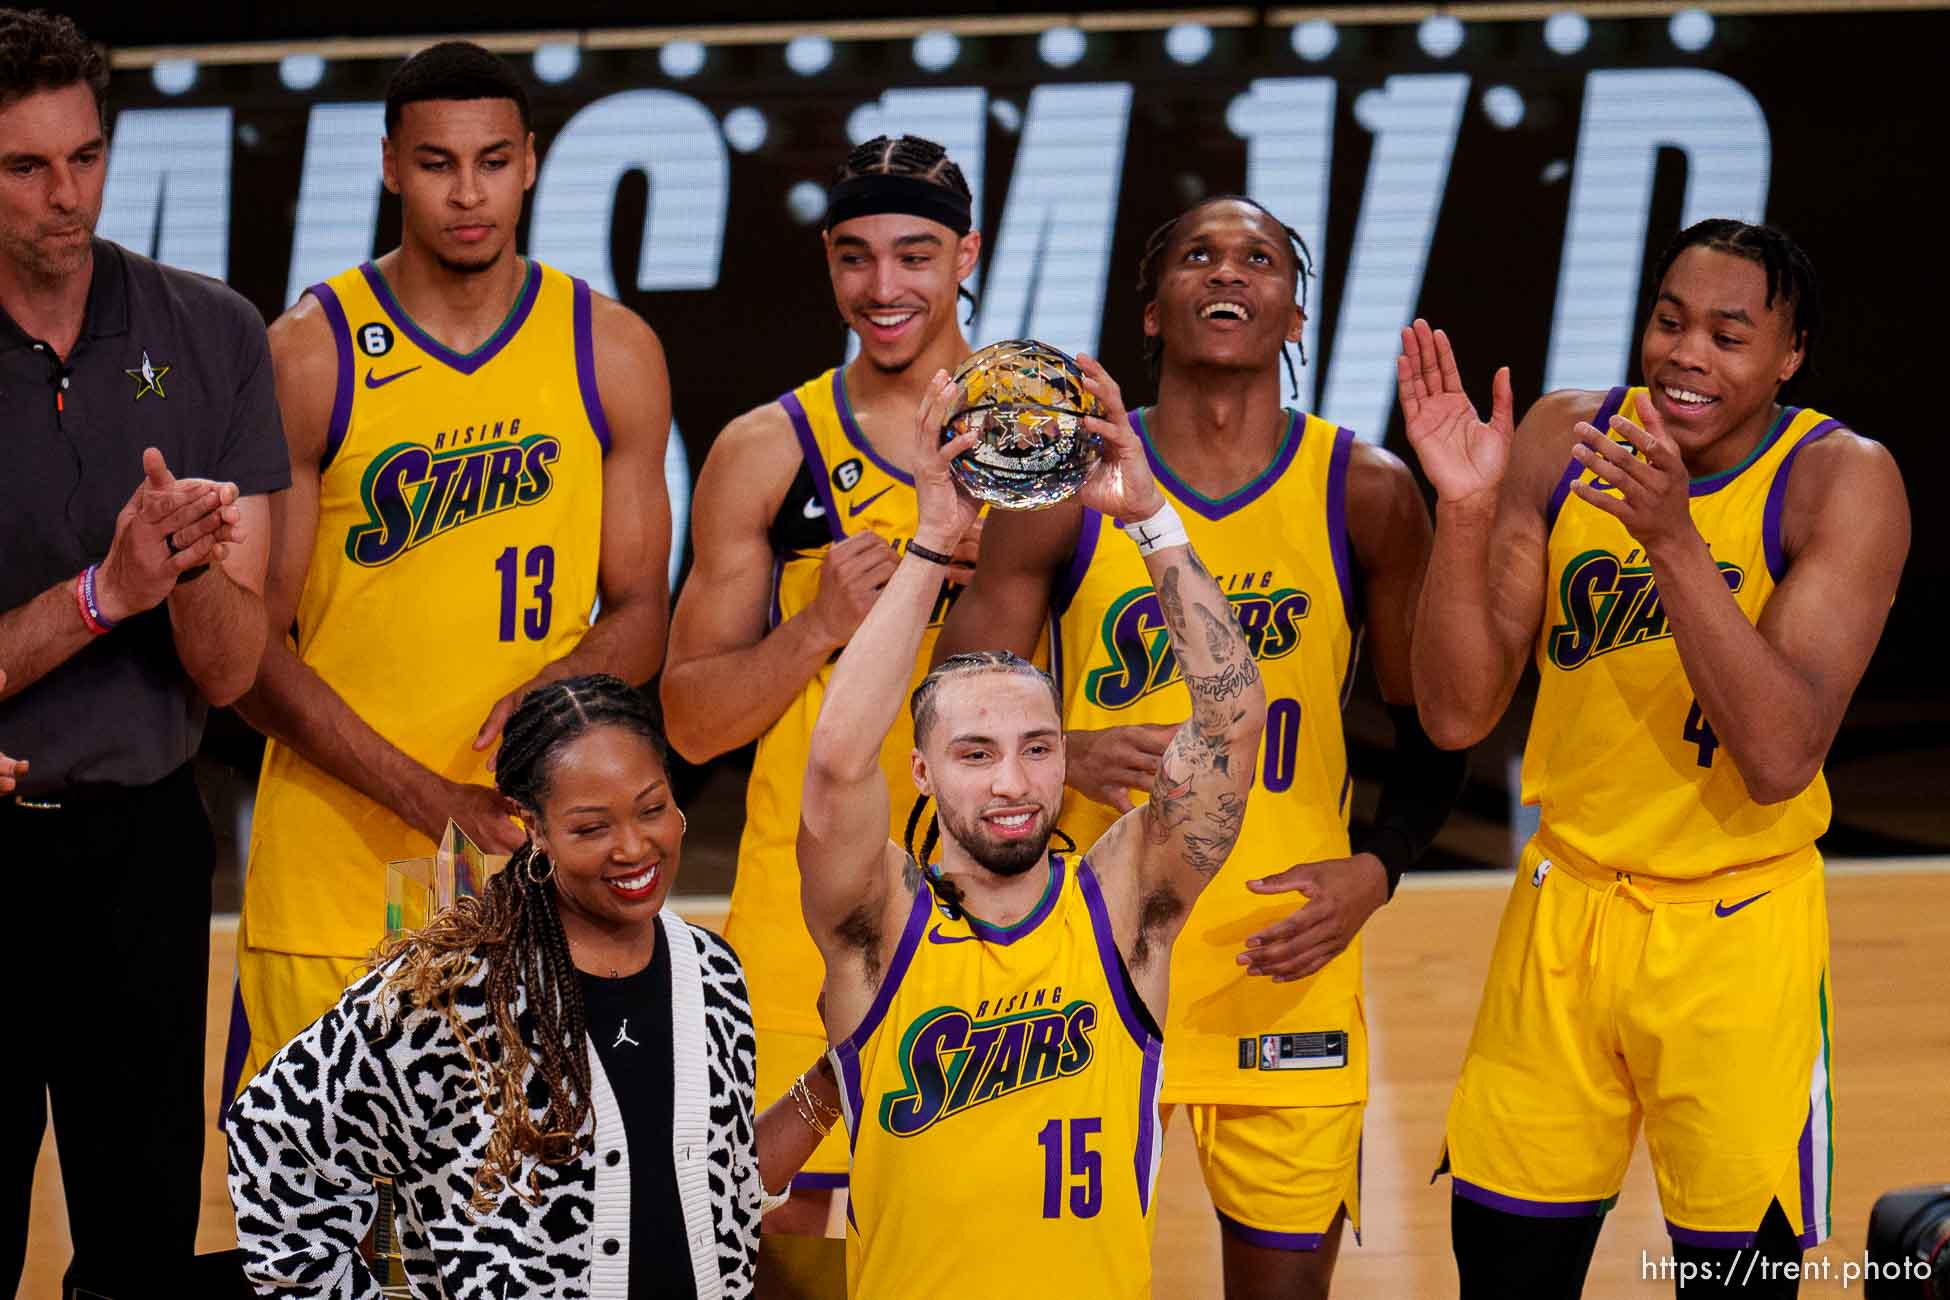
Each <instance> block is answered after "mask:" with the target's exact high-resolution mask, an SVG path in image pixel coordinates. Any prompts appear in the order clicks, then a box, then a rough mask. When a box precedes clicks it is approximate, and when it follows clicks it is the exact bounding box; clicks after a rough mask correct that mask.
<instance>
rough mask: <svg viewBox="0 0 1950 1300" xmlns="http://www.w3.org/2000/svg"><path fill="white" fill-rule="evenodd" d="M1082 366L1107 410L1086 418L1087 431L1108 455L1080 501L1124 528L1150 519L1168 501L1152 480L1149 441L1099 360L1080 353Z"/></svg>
mask: <svg viewBox="0 0 1950 1300" xmlns="http://www.w3.org/2000/svg"><path fill="white" fill-rule="evenodd" d="M1077 365H1078V366H1080V367H1081V368H1082V369H1083V386H1084V387H1085V388H1087V389H1089V390H1090V393H1091V395H1092V396H1093V397H1095V398H1096V399H1097V401H1098V404H1099V405H1100V406H1101V407H1102V408H1103V414H1101V415H1086V416H1084V417H1083V427H1084V428H1086V429H1088V430H1090V432H1092V433H1094V434H1096V435H1097V438H1098V440H1099V441H1100V442H1101V443H1102V445H1103V451H1102V454H1101V455H1100V456H1099V458H1098V460H1097V467H1096V468H1095V469H1093V470H1091V471H1090V477H1089V478H1088V479H1086V480H1084V484H1083V487H1082V488H1080V489H1079V490H1078V491H1077V500H1079V501H1081V502H1083V504H1084V505H1086V506H1088V507H1090V508H1091V509H1092V510H1095V511H1097V512H1098V513H1099V514H1105V515H1109V516H1110V517H1111V518H1112V519H1114V520H1116V521H1117V522H1118V523H1120V524H1130V523H1136V522H1137V521H1138V520H1141V519H1149V518H1150V517H1151V516H1152V515H1154V514H1156V513H1158V509H1159V507H1161V506H1162V505H1164V503H1165V498H1164V494H1163V493H1162V492H1160V491H1159V490H1158V482H1157V480H1156V479H1155V478H1153V477H1152V476H1151V462H1150V461H1148V460H1146V459H1145V456H1144V443H1143V442H1142V440H1140V439H1139V438H1138V436H1137V431H1136V430H1135V429H1133V428H1132V427H1131V417H1130V416H1129V415H1127V414H1125V412H1124V394H1123V393H1122V391H1120V390H1119V389H1118V387H1117V381H1116V380H1114V379H1112V378H1111V377H1110V373H1109V372H1108V371H1106V370H1105V369H1104V368H1103V366H1102V365H1100V364H1098V362H1097V359H1096V358H1095V357H1092V356H1086V355H1083V354H1078V356H1077Z"/></svg>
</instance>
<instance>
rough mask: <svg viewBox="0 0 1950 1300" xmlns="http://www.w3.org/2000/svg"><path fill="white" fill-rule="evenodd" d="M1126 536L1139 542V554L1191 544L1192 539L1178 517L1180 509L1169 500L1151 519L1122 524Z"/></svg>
mask: <svg viewBox="0 0 1950 1300" xmlns="http://www.w3.org/2000/svg"><path fill="white" fill-rule="evenodd" d="M1120 527H1122V528H1123V529H1124V534H1125V536H1127V537H1129V538H1130V539H1131V540H1132V541H1134V542H1136V543H1137V548H1138V554H1139V555H1149V554H1151V553H1152V552H1153V551H1162V550H1164V549H1165V548H1166V547H1168V546H1190V545H1191V544H1192V539H1191V538H1190V537H1189V536H1187V535H1186V533H1185V525H1184V522H1183V521H1182V520H1180V519H1179V518H1178V511H1177V510H1175V509H1173V508H1172V504H1171V502H1169V501H1167V502H1165V503H1164V504H1163V505H1161V506H1159V507H1158V512H1157V513H1156V514H1154V515H1152V516H1151V517H1150V518H1149V519H1140V520H1138V521H1137V522H1136V523H1134V524H1123V525H1120Z"/></svg>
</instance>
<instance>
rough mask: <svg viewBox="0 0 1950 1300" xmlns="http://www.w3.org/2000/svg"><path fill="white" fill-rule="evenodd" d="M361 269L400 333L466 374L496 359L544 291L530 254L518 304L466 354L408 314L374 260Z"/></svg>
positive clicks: (538, 265)
mask: <svg viewBox="0 0 1950 1300" xmlns="http://www.w3.org/2000/svg"><path fill="white" fill-rule="evenodd" d="M359 273H360V274H361V275H363V276H365V277H366V285H367V287H368V288H370V289H371V290H372V296H373V297H375V298H377V299H378V300H379V308H380V310H381V311H383V312H385V313H386V315H387V316H389V317H390V318H391V319H392V322H393V324H395V325H397V326H398V327H399V331H400V333H402V334H404V335H406V337H408V338H410V339H412V340H413V342H414V345H415V346H416V347H418V348H419V349H420V351H422V352H424V353H426V354H427V355H428V356H430V357H432V358H433V359H434V360H435V361H438V362H441V363H442V364H443V365H446V366H448V367H449V368H451V369H454V370H458V371H459V372H460V373H461V374H463V375H471V374H473V373H474V372H475V371H477V370H479V369H480V368H481V367H482V366H484V365H486V364H487V363H488V362H490V361H492V360H494V359H495V357H497V356H499V355H500V354H501V349H503V348H505V347H507V346H508V343H509V341H510V340H511V339H513V338H514V336H515V335H517V334H519V333H521V327H522V325H523V324H524V323H525V322H526V321H527V320H528V313H529V312H531V311H533V310H535V299H537V298H539V297H540V296H541V292H542V264H541V263H540V262H537V261H535V260H534V259H532V258H531V259H529V262H528V278H527V280H526V281H525V282H524V283H523V284H522V286H521V292H520V293H519V294H517V295H515V305H514V306H513V307H512V308H510V309H509V311H508V316H507V319H506V320H504V321H502V322H501V324H500V326H499V327H498V328H497V329H496V330H495V331H494V333H493V334H492V335H491V336H489V338H488V341H487V342H485V343H483V344H481V346H480V347H478V348H475V349H474V350H473V351H472V352H468V353H465V354H463V353H459V352H456V351H454V350H453V349H452V348H450V347H448V346H447V345H446V344H445V343H442V342H441V341H440V340H439V339H437V338H435V337H433V335H431V334H429V333H427V332H426V331H425V330H423V329H421V328H420V327H419V325H417V324H416V323H414V320H413V318H412V317H411V316H408V315H407V314H406V309H405V308H404V307H402V306H400V304H399V300H398V299H397V298H395V297H393V290H392V286H390V285H388V284H387V283H386V277H385V276H383V275H381V274H380V273H379V268H378V267H376V266H374V265H373V264H372V263H371V262H362V263H360V265H359Z"/></svg>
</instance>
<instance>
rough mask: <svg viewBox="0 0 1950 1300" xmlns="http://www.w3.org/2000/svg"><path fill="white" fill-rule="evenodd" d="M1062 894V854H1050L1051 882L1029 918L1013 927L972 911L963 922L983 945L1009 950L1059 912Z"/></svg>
mask: <svg viewBox="0 0 1950 1300" xmlns="http://www.w3.org/2000/svg"><path fill="white" fill-rule="evenodd" d="M1062 892H1063V855H1062V854H1061V853H1052V854H1050V855H1049V883H1048V884H1047V885H1045V886H1044V887H1043V896H1042V898H1041V899H1039V900H1038V901H1037V903H1036V906H1034V907H1032V908H1030V909H1029V915H1027V916H1025V917H1023V918H1022V920H1020V921H1017V922H1016V923H1015V924H1014V925H990V924H989V923H988V922H987V921H984V920H982V918H980V917H979V916H976V915H975V914H974V913H972V912H968V911H964V912H963V913H962V914H961V915H962V920H964V921H966V922H968V929H969V932H970V933H971V934H973V935H974V936H975V937H976V938H977V939H980V940H981V941H982V942H983V943H995V944H1001V945H1002V946H1003V947H1005V948H1006V947H1008V946H1009V945H1010V944H1012V943H1015V942H1016V941H1018V940H1020V939H1027V938H1028V937H1029V936H1030V935H1031V934H1033V933H1034V932H1035V930H1036V927H1037V926H1039V925H1041V924H1042V923H1043V921H1044V919H1045V918H1047V917H1048V916H1049V914H1050V913H1051V912H1053V911H1055V910H1056V900H1057V897H1058V896H1059V895H1060V894H1062Z"/></svg>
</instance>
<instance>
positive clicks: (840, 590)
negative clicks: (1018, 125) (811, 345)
mask: <svg viewBox="0 0 1950 1300" xmlns="http://www.w3.org/2000/svg"><path fill="white" fill-rule="evenodd" d="M822 241H823V245H824V249H825V253H826V267H827V271H828V273H829V274H830V275H831V277H832V281H833V300H834V302H835V304H836V305H837V306H838V308H839V312H840V317H841V319H843V320H844V321H845V322H846V324H847V326H848V328H849V329H851V330H852V332H853V334H854V335H855V336H856V337H857V338H858V339H859V341H860V354H859V356H858V357H857V358H855V359H854V360H853V361H852V362H851V363H849V364H848V365H846V366H844V367H841V368H836V369H833V370H829V371H827V372H826V373H825V374H823V375H820V376H819V377H818V378H816V379H812V380H809V381H808V382H806V383H804V384H801V385H800V386H799V387H798V388H796V389H794V390H792V391H791V392H789V393H787V394H785V395H784V396H782V397H780V398H779V399H778V400H777V401H772V402H767V403H765V404H764V405H763V406H760V407H758V408H756V409H755V410H752V411H749V412H747V413H745V414H744V415H741V416H739V417H738V418H737V419H735V420H733V421H732V422H731V423H730V424H729V425H727V426H726V427H725V430H724V432H723V433H721V434H720V435H719V436H718V438H717V440H716V441H715V442H714V443H712V445H711V454H710V456H709V457H708V458H707V459H706V460H705V463H704V470H703V473H702V474H701V476H700V477H699V479H698V484H697V495H696V505H695V508H694V510H693V513H692V520H693V527H692V537H691V543H692V547H693V549H694V554H695V568H694V569H693V571H692V574H691V577H690V580H689V581H688V582H687V583H686V584H685V587H684V590H683V593H682V594H681V596H680V598H679V600H678V604H677V612H676V616H675V618H674V620H673V622H672V625H671V637H670V650H669V655H668V659H667V661H666V667H665V670H664V677H663V703H664V711H665V715H666V721H667V724H668V727H669V732H670V740H671V743H672V744H673V745H675V746H676V747H677V749H678V751H679V752H680V753H682V754H683V755H684V756H685V757H686V758H688V759H690V760H691V761H693V762H702V761H704V760H705V759H708V758H710V757H712V756H714V755H717V754H722V753H724V752H725V751H727V750H730V749H735V748H737V747H738V746H740V745H745V744H749V743H751V742H752V741H753V740H756V741H757V742H758V752H757V756H756V758H755V760H754V762H753V765H752V777H751V783H750V785H749V787H748V788H747V791H746V797H745V830H744V837H743V839H742V840H741V842H740V844H739V848H738V879H737V884H736V886H735V887H734V889H733V892H732V896H731V917H730V921H729V924H728V926H727V929H726V937H727V938H729V939H730V940H731V942H732V943H733V944H734V945H735V946H736V947H737V948H738V950H739V951H740V952H741V953H742V954H743V955H744V958H745V976H746V979H747V981H748V982H749V985H750V989H751V996H752V1011H753V1016H752V1019H753V1023H754V1025H755V1026H756V1028H757V1030H758V1070H759V1086H760V1089H761V1090H764V1089H768V1088H769V1089H771V1091H770V1092H768V1093H766V1094H765V1095H768V1096H770V1095H776V1094H777V1093H781V1092H783V1091H785V1089H786V1087H787V1086H788V1085H789V1084H790V1082H791V1080H790V1079H789V1078H788V1077H786V1076H787V1075H788V1074H789V1072H790V1071H791V1070H792V1069H794V1068H796V1067H797V1065H798V1064H801V1063H803V1062H805V1061H806V1060H809V1059H812V1058H814V1057H816V1056H818V1055H819V1054H820V1053H821V1052H823V1051H824V1050H825V1049H826V1031H825V1026H824V1025H823V1024H822V1022H821V1020H820V1016H819V1011H818V1008H817V1006H816V999H817V996H818V993H819V985H820V976H821V971H822V969H823V966H822V963H821V960H820V956H819V951H818V949H817V948H816V947H814V945H813V941H812V938H811V936H810V935H809V934H808V933H807V931H806V925H805V921H804V919H803V917H802V914H801V910H800V901H799V869H798V865H797V857H796V853H795V848H794V839H795V836H796V834H797V831H798V825H799V796H800V784H801V782H802V781H803V779H804V775H805V770H806V755H807V752H808V747H809V745H810V744H811V737H812V727H813V722H814V720H815V718H816V717H817V716H818V714H819V705H820V701H821V700H822V699H823V698H824V694H825V685H826V680H827V677H828V675H829V673H830V671H831V663H832V661H833V659H834V658H836V657H837V651H838V650H839V649H840V647H841V646H843V645H845V644H846V642H847V640H848V639H849V638H850V637H851V636H852V635H853V631H854V629H855V628H857V627H858V626H859V625H860V621H861V620H862V619H864V618H865V617H866V614H867V611H868V610H869V609H871V608H872V606H873V603H874V601H875V599H876V598H877V596H878V595H879V592H880V588H881V587H882V585H884V584H885V583H886V581H887V579H888V578H889V577H890V576H892V574H893V572H894V568H895V563H896V561H897V559H898V556H899V551H898V547H899V546H901V545H903V544H904V543H905V541H906V539H908V538H909V537H911V536H912V535H913V533H914V527H915V521H916V511H917V505H916V499H915V495H914V485H913V478H912V476H911V473H910V468H911V466H910V464H909V461H910V458H911V455H912V439H911V433H912V429H913V421H914V412H915V411H916V410H917V409H919V407H920V405H921V399H922V396H923V395H924V393H925V392H926V389H927V384H928V380H929V378H930V377H931V376H933V374H934V373H935V371H937V370H943V369H945V370H949V371H953V370H954V369H955V367H956V366H958V365H959V364H960V363H961V361H962V359H963V358H964V357H966V356H967V355H968V353H969V351H970V348H969V345H968V340H967V339H966V338H964V337H963V335H962V331H961V325H960V322H959V321H958V319H957V313H956V301H957V297H958V295H959V294H960V293H961V292H962V289H961V284H962V281H963V280H965V279H967V278H968V276H969V274H970V273H971V272H973V271H974V269H975V261H976V257H977V255H978V254H979V253H980V251H981V243H982V239H981V236H980V235H979V234H978V233H976V232H975V230H974V214H973V212H972V211H971V201H970V195H969V188H968V182H967V181H966V180H964V179H963V178H962V174H961V169H960V168H958V167H956V166H955V164H954V162H953V161H952V160H950V159H949V157H948V156H947V154H946V153H945V152H944V151H943V149H942V148H941V146H940V145H938V144H935V143H934V142H933V141H931V140H922V139H919V138H917V137H914V136H905V135H904V136H901V137H900V138H899V139H889V138H887V137H884V136H883V137H880V138H877V139H874V140H869V141H867V142H866V143H865V144H862V145H860V146H859V147H858V148H856V149H854V150H853V152H852V153H851V154H850V155H848V157H847V159H846V161H845V162H844V163H843V164H841V166H840V167H839V169H838V170H837V172H836V173H835V176H834V181H833V184H832V186H831V188H830V190H829V192H828V195H827V210H826V220H825V228H824V231H823V235H822ZM979 535H980V530H979V526H978V527H977V528H975V529H972V530H971V531H970V533H969V535H968V536H967V537H965V538H963V539H962V543H961V545H960V546H959V547H958V548H957V550H956V553H955V554H956V560H957V563H956V564H955V565H954V566H952V567H951V568H950V570H949V574H948V580H947V581H946V582H945V583H944V584H943V586H942V592H941V596H940V598H939V599H938V600H937V602H936V604H935V608H934V611H933V613H932V616H931V617H930V619H929V631H928V633H927V636H926V638H925V640H924V642H923V644H922V646H921V652H920V656H919V658H918V660H917V662H916V665H915V679H916V681H917V682H918V681H919V679H920V677H921V676H922V674H923V673H924V671H925V669H926V666H927V663H928V657H929V652H930V651H931V650H932V648H933V643H934V635H935V632H936V630H938V629H939V627H940V625H941V622H942V620H943V619H944V618H945V617H946V616H947V611H948V607H949V606H950V604H952V602H953V600H954V598H955V596H956V595H957V594H959V592H960V590H961V584H963V583H965V582H966V581H967V579H968V577H969V576H970V573H971V571H972V565H973V563H974V557H975V553H976V549H977V543H978V540H979ZM911 747H912V741H911V737H910V736H909V734H908V728H907V726H906V725H905V724H902V725H900V726H897V727H896V728H895V729H894V734H893V735H890V736H889V737H888V739H887V744H886V748H885V749H884V750H883V752H882V766H883V768H884V769H885V770H886V771H887V773H888V774H889V779H890V782H891V783H892V784H891V785H890V789H891V790H892V791H894V792H896V797H895V798H894V799H893V800H892V801H891V802H892V804H893V815H894V823H893V824H892V825H890V826H889V828H888V829H889V831H890V833H891V834H892V835H893V837H894V838H896V839H899V838H900V833H901V831H902V829H903V827H904V826H905V824H906V821H907V813H908V809H909V805H910V804H911V803H912V801H913V782H912V780H911V779H910V778H909V776H908V763H909V758H908V756H909V752H910V749H911ZM846 1171H847V1146H846V1140H845V1135H844V1133H843V1132H837V1131H836V1132H835V1133H834V1134H833V1135H832V1137H831V1138H830V1139H829V1140H828V1141H827V1142H825V1143H824V1144H823V1145H822V1146H821V1148H820V1149H819V1151H818V1152H816V1153H815V1154H814V1156H813V1158H812V1159H811V1160H810V1161H808V1162H807V1163H806V1166H805V1172H803V1173H802V1174H801V1175H800V1176H799V1178H798V1179H796V1180H795V1182H794V1194H793V1199H792V1201H791V1202H790V1203H788V1204H787V1205H786V1206H784V1207H782V1208H781V1209H779V1210H776V1211H774V1212H773V1213H772V1214H771V1215H770V1216H768V1217H767V1218H766V1220H765V1230H766V1231H768V1232H793V1233H802V1234H813V1235H817V1234H819V1233H821V1232H824V1231H826V1230H827V1228H828V1224H829V1220H830V1219H835V1218H836V1217H837V1216H836V1215H835V1214H834V1212H833V1211H834V1208H835V1207H833V1206H832V1197H831V1191H832V1189H834V1188H837V1187H844V1186H845V1185H846V1177H847V1175H846ZM832 1226H833V1227H835V1228H837V1223H834V1224H833V1225H832Z"/></svg>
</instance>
